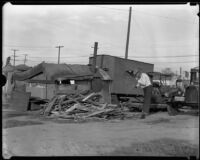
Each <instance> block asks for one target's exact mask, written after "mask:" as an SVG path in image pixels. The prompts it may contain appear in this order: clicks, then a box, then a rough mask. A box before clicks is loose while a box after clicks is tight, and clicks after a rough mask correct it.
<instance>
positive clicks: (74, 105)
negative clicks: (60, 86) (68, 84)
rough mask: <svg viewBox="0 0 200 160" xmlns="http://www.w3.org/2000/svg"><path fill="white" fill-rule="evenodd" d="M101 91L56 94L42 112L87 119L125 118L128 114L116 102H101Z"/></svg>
mask: <svg viewBox="0 0 200 160" xmlns="http://www.w3.org/2000/svg"><path fill="white" fill-rule="evenodd" d="M101 98H102V95H101V94H100V93H90V94H89V95H86V96H84V95H82V94H76V93H74V94H68V95H67V94H63V95H56V96H54V97H53V98H52V99H51V100H50V101H49V102H48V103H47V104H46V105H45V106H44V108H43V110H42V114H43V115H45V116H51V117H57V118H64V119H73V120H86V119H91V118H94V119H95V118H97V119H102V120H110V119H124V118H125V117H126V115H127V116H128V117H130V114H126V113H125V110H124V109H123V107H121V106H119V105H115V104H108V103H103V102H101Z"/></svg>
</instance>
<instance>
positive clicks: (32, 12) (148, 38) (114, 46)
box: [3, 3, 199, 71]
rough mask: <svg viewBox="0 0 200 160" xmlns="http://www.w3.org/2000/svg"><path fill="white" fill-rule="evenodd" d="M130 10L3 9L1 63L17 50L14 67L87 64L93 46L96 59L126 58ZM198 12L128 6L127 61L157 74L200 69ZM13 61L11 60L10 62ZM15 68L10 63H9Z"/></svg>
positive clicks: (86, 7)
mask: <svg viewBox="0 0 200 160" xmlns="http://www.w3.org/2000/svg"><path fill="white" fill-rule="evenodd" d="M129 7H130V5H44V6H39V5H30V6H28V5H24V6H23V5H11V4H10V3H7V4H6V5H5V6H4V8H3V64H5V59H6V57H8V56H10V55H13V51H12V49H17V50H18V51H16V55H17V56H19V57H17V58H16V64H20V63H23V59H24V57H25V56H24V55H23V54H28V56H27V62H26V64H27V65H30V66H33V65H37V64H38V63H40V62H42V61H46V62H54V63H57V61H58V58H57V57H58V48H56V46H58V45H60V46H64V47H63V48H61V60H60V61H61V63H70V64H88V61H89V56H90V55H92V54H93V48H92V46H93V45H94V42H95V41H96V42H98V43H99V49H98V54H109V55H113V56H120V57H124V55H125V45H126V36H127V25H128V14H129ZM197 13H198V7H197V6H190V5H132V18H131V32H130V43H129V59H133V60H138V61H144V62H149V63H153V64H154V69H155V70H156V71H160V70H161V69H163V68H166V67H170V68H172V69H173V70H174V71H176V70H177V71H179V68H180V67H182V69H183V70H188V71H189V70H190V68H192V67H196V66H198V65H199V64H198V63H199V62H198V61H199V60H198V59H199V56H198V55H199V51H198V47H199V45H198V42H199V36H198V35H199V31H198V30H199V28H198V27H199V20H198V16H197ZM12 58H13V57H12ZM12 63H13V61H12Z"/></svg>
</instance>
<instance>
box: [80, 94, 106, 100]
mask: <svg viewBox="0 0 200 160" xmlns="http://www.w3.org/2000/svg"><path fill="white" fill-rule="evenodd" d="M95 96H102V95H101V93H95V92H93V93H91V94H89V95H88V96H86V97H85V98H84V99H83V100H82V101H83V102H85V101H87V100H89V99H91V98H93V97H95Z"/></svg>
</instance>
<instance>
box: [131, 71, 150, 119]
mask: <svg viewBox="0 0 200 160" xmlns="http://www.w3.org/2000/svg"><path fill="white" fill-rule="evenodd" d="M133 74H134V77H135V79H136V81H137V84H136V87H141V88H142V89H143V91H144V105H143V108H142V114H141V117H140V118H141V119H144V118H146V116H147V115H149V111H150V104H151V95H152V89H153V86H152V83H151V79H150V77H149V76H148V75H147V74H146V73H143V72H142V71H141V69H139V68H137V69H135V70H134V73H133Z"/></svg>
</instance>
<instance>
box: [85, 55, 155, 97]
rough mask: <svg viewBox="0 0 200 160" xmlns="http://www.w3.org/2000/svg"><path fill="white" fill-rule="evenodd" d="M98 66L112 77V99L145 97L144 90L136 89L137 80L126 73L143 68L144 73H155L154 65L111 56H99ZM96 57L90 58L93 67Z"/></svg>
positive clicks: (97, 59)
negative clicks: (118, 97) (117, 97)
mask: <svg viewBox="0 0 200 160" xmlns="http://www.w3.org/2000/svg"><path fill="white" fill-rule="evenodd" d="M95 59H96V66H98V67H99V68H101V69H102V70H104V71H105V72H106V73H108V75H109V76H110V77H111V79H112V82H111V83H110V86H109V90H110V94H111V95H112V97H115V95H117V96H136V95H137V96H138V95H143V90H142V89H139V88H134V87H135V85H136V80H135V79H134V78H133V77H131V76H130V75H129V74H128V73H127V72H126V71H128V70H134V69H135V68H138V67H139V68H141V69H142V71H143V72H146V73H148V72H153V68H154V65H153V64H150V63H145V62H140V61H135V60H130V59H124V58H120V57H115V56H110V55H97V56H96V58H95ZM93 61H94V57H90V58H89V64H90V65H92V64H93Z"/></svg>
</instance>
